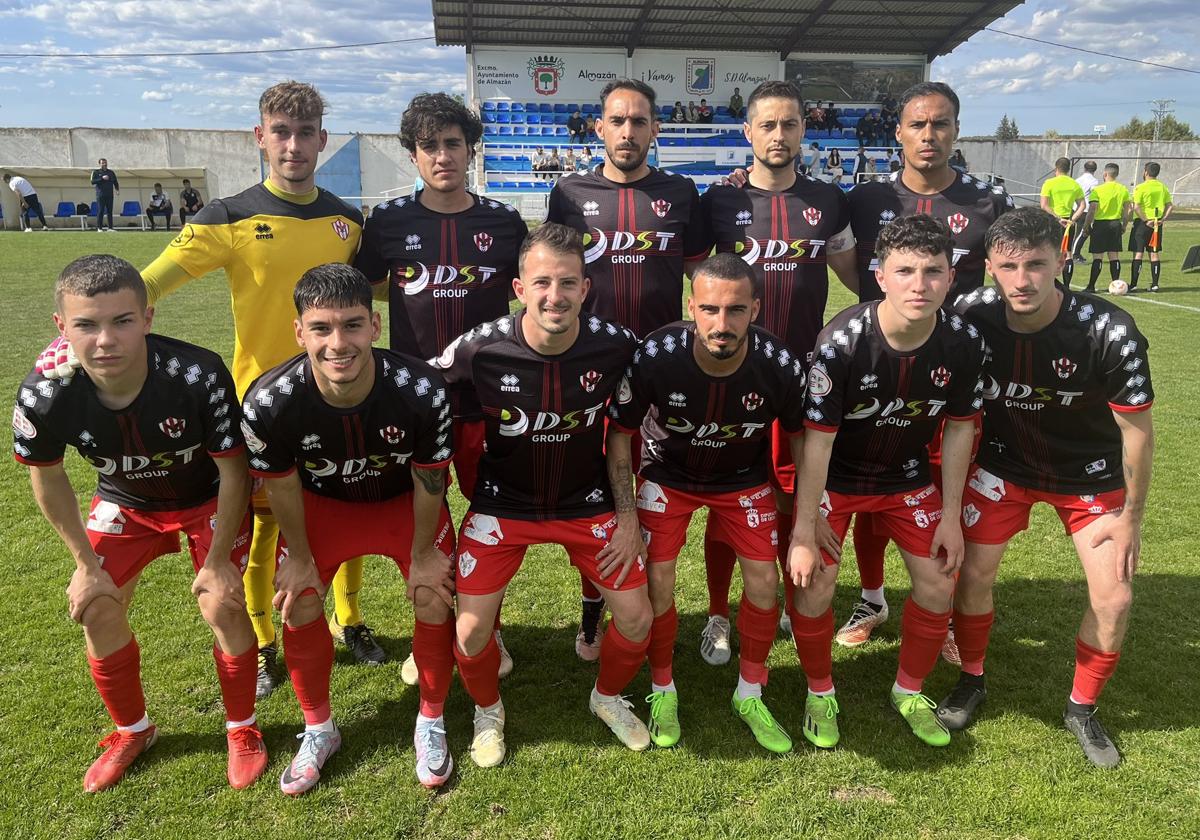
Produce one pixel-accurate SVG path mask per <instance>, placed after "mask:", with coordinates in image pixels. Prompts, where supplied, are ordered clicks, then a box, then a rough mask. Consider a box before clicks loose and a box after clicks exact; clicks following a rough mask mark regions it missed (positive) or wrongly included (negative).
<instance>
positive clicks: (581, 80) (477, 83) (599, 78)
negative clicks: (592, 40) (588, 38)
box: [472, 45, 625, 102]
mask: <svg viewBox="0 0 1200 840" xmlns="http://www.w3.org/2000/svg"><path fill="white" fill-rule="evenodd" d="M547 46H549V45H547ZM473 58H474V61H473V76H474V78H473V80H472V81H473V82H474V86H473V87H474V89H473V91H472V95H473V96H475V97H477V98H479V99H480V100H485V99H510V100H512V101H514V102H529V101H532V100H542V101H546V100H550V101H565V102H598V101H599V99H600V91H601V89H602V88H603V87H604V86H605V85H606V84H608V82H611V81H612V80H613V79H619V78H621V77H623V76H624V75H625V52H624V50H571V49H566V48H563V49H555V50H554V52H552V53H551V52H549V50H547V49H546V48H545V47H543V48H542V49H540V50H531V49H521V48H513V47H488V48H484V47H479V48H477V49H476V50H475V53H474V56H473Z"/></svg>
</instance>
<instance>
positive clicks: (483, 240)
mask: <svg viewBox="0 0 1200 840" xmlns="http://www.w3.org/2000/svg"><path fill="white" fill-rule="evenodd" d="M474 238H475V247H476V248H478V249H479V250H480V251H481V252H484V251H487V249H488V248H491V247H492V241H493V240H492V235H491V234H490V233H484V232H482V231H480V232H479V233H477V234H475V237H474Z"/></svg>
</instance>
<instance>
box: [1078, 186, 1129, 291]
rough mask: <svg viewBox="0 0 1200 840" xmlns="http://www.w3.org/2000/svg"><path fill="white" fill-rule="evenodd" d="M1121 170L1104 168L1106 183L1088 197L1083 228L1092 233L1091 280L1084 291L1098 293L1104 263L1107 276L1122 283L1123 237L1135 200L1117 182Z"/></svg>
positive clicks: (1094, 189) (1093, 190)
mask: <svg viewBox="0 0 1200 840" xmlns="http://www.w3.org/2000/svg"><path fill="white" fill-rule="evenodd" d="M1120 174H1121V167H1119V166H1117V165H1116V164H1115V163H1106V164H1104V182H1103V183H1101V184H1098V185H1096V186H1095V187H1094V188H1092V194H1091V195H1089V196H1088V214H1087V220H1086V221H1085V222H1084V225H1085V226H1086V227H1087V228H1088V230H1089V231H1090V232H1091V233H1090V236H1091V239H1092V276H1091V279H1090V280H1088V284H1087V288H1086V289H1084V291H1087V292H1094V291H1096V280H1098V279H1099V278H1100V270H1101V269H1102V268H1103V267H1104V264H1103V263H1102V262H1101V259H1102V258H1103V259H1107V260H1108V275H1109V277H1110V278H1111V279H1113V280H1120V279H1121V236H1122V235H1123V234H1124V233H1125V226H1126V225H1127V224H1129V217H1130V215H1132V210H1131V209H1130V205H1131V204H1132V203H1133V199H1132V198H1130V196H1129V190H1127V189H1125V185H1124V184H1122V183H1121V182H1120V181H1118V180H1117V177H1118V176H1119V175H1120Z"/></svg>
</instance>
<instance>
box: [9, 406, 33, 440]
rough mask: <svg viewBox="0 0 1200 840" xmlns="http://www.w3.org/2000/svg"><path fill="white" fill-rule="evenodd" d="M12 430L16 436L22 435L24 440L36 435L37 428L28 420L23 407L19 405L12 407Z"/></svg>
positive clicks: (31, 438)
mask: <svg viewBox="0 0 1200 840" xmlns="http://www.w3.org/2000/svg"><path fill="white" fill-rule="evenodd" d="M13 432H14V433H16V435H17V437H23V438H25V440H33V439H34V438H35V437H37V429H36V428H35V427H34V425H33V423H31V422H29V418H28V417H26V416H25V411H24V409H22V408H21V406H19V405H18V406H17V407H16V408H14V409H13Z"/></svg>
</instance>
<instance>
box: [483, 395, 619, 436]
mask: <svg viewBox="0 0 1200 840" xmlns="http://www.w3.org/2000/svg"><path fill="white" fill-rule="evenodd" d="M604 405H605V404H604V403H598V404H596V405H593V406H592V407H591V408H581V409H576V410H575V411H568V412H566V413H565V414H559V413H557V412H554V411H539V412H537V413H536V414H534V415H533V416H532V417H531V416H530V415H528V414H526V413H525V412H524V411H523V410H521V409H520V408H516V407H514V408H512V409H507V408H502V409H500V434H501V436H503V437H522V436H524V435H527V434H528V435H531V438H532V440H533V441H535V442H538V443H561V442H563V441H565V440H567V439H568V438H569V437H570V436H571V435H572V434H573V433H574V432H576V431H578V430H579V429H587V428H590V427H592V426H594V425H596V422H597V420H598V419H599V418H601V417H603V416H604Z"/></svg>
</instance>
